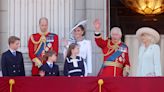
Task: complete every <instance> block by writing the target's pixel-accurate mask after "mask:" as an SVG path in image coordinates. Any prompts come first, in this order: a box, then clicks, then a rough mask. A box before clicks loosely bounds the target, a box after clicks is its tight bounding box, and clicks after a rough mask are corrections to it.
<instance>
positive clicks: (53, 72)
mask: <svg viewBox="0 0 164 92" xmlns="http://www.w3.org/2000/svg"><path fill="white" fill-rule="evenodd" d="M40 70H42V71H44V72H45V76H59V67H58V65H56V64H55V63H53V67H52V68H50V67H49V65H48V64H47V63H46V64H44V65H42V66H41V68H40Z"/></svg>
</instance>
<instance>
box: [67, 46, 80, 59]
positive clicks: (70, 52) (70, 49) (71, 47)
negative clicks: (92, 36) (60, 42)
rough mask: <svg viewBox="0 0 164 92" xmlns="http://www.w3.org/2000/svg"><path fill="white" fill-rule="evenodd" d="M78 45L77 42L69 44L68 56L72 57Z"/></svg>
mask: <svg viewBox="0 0 164 92" xmlns="http://www.w3.org/2000/svg"><path fill="white" fill-rule="evenodd" d="M76 46H78V44H77V43H72V44H70V45H69V48H68V50H67V57H70V56H71V55H72V50H73V49H75V47H76Z"/></svg>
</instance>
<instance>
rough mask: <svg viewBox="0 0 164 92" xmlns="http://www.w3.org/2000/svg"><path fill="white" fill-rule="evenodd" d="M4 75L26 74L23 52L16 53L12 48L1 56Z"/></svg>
mask: <svg viewBox="0 0 164 92" xmlns="http://www.w3.org/2000/svg"><path fill="white" fill-rule="evenodd" d="M1 66H2V75H3V76H25V70H24V62H23V56H22V53H21V52H18V51H16V52H15V54H13V52H11V51H10V50H8V51H6V52H4V53H3V54H2V58H1Z"/></svg>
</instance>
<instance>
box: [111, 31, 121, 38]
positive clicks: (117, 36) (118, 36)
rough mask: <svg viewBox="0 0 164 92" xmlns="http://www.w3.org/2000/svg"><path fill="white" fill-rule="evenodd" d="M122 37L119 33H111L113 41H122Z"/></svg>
mask: <svg viewBox="0 0 164 92" xmlns="http://www.w3.org/2000/svg"><path fill="white" fill-rule="evenodd" d="M121 37H122V35H121V34H120V33H119V32H118V31H113V32H112V33H111V38H112V40H120V39H121Z"/></svg>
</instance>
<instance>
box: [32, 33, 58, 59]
mask: <svg viewBox="0 0 164 92" xmlns="http://www.w3.org/2000/svg"><path fill="white" fill-rule="evenodd" d="M54 36H55V34H53V33H50V34H49V35H48V36H47V37H46V42H43V41H41V43H40V44H39V46H38V48H37V51H36V52H35V54H36V56H40V55H41V54H42V51H43V50H44V49H45V47H48V44H49V43H51V42H54Z"/></svg>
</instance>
